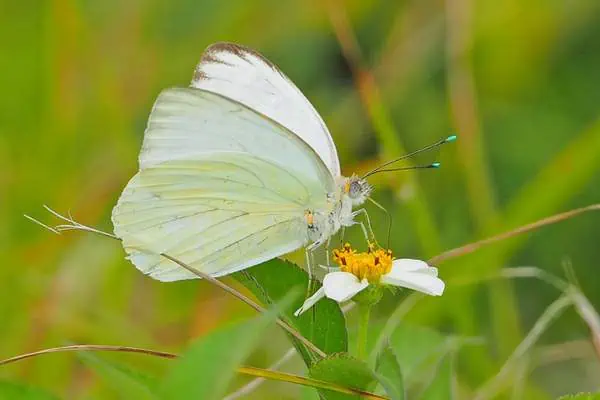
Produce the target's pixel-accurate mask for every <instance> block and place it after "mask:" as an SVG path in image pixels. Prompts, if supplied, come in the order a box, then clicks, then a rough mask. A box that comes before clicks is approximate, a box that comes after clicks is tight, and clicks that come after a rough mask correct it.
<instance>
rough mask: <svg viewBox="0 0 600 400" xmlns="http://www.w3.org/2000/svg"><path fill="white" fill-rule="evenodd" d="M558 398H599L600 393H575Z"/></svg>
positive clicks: (596, 399)
mask: <svg viewBox="0 0 600 400" xmlns="http://www.w3.org/2000/svg"><path fill="white" fill-rule="evenodd" d="M558 400H600V393H577V394H568V395H566V396H561V397H559V399H558Z"/></svg>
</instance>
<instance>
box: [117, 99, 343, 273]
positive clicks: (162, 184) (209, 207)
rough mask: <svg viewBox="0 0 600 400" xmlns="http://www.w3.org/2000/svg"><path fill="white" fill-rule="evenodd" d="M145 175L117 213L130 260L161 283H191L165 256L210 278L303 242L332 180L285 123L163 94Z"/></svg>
mask: <svg viewBox="0 0 600 400" xmlns="http://www.w3.org/2000/svg"><path fill="white" fill-rule="evenodd" d="M140 166H141V168H140V171H139V172H138V174H136V176H134V177H133V178H132V179H131V181H130V182H129V183H128V184H127V187H126V188H125V190H124V191H123V193H122V195H121V197H120V199H119V201H118V203H117V205H116V206H115V208H114V210H113V217H112V219H113V224H114V226H115V234H116V235H117V237H119V238H121V239H122V241H123V246H124V248H125V250H126V252H127V253H128V258H129V259H130V260H131V261H132V262H133V263H134V265H135V266H136V267H137V268H138V269H140V270H141V271H143V272H144V273H146V274H149V275H150V276H152V277H154V278H156V279H159V280H164V281H173V280H179V279H188V278H194V277H195V276H194V275H193V274H191V273H190V272H188V271H186V270H184V269H183V268H181V267H179V266H178V265H176V264H174V263H173V262H171V261H169V260H167V259H165V258H164V257H161V256H160V253H165V254H168V255H170V256H171V257H175V258H177V259H179V260H181V261H183V262H185V263H187V264H189V265H190V266H192V267H193V268H196V269H198V270H200V271H202V272H204V273H207V274H210V275H212V276H221V275H225V274H229V273H232V272H234V271H238V270H241V269H244V268H247V267H250V266H252V265H255V264H258V263H260V262H262V261H266V260H268V259H271V258H274V257H277V256H279V255H282V254H285V253H287V252H290V251H292V250H294V249H297V248H299V247H301V246H302V245H304V244H305V243H306V241H307V235H306V222H305V221H304V212H305V210H306V209H325V208H326V207H327V193H329V192H330V191H331V190H333V188H334V181H333V177H332V176H331V174H330V173H329V170H328V169H327V167H326V166H325V165H324V164H323V163H322V162H321V160H320V158H319V157H318V156H317V155H316V154H315V152H314V151H313V150H312V149H311V148H310V147H309V146H308V145H307V144H306V143H304V142H303V141H302V140H300V139H299V138H298V137H297V136H296V135H294V134H292V133H291V132H289V131H288V130H286V129H285V128H284V127H282V126H281V125H279V124H277V123H276V122H274V121H271V120H270V119H268V118H266V117H264V116H263V115H260V114H258V113H256V112H254V111H253V110H250V109H249V108H247V107H246V106H244V105H243V104H240V103H237V102H235V101H233V100H229V99H226V98H224V97H222V96H220V95H218V94H214V93H210V92H205V91H202V90H197V89H170V90H167V91H165V92H163V93H162V94H161V95H160V96H159V99H158V100H157V102H156V105H155V107H154V109H153V111H152V113H151V116H150V119H149V123H148V128H147V131H146V137H145V140H144V146H143V151H142V153H141V156H140Z"/></svg>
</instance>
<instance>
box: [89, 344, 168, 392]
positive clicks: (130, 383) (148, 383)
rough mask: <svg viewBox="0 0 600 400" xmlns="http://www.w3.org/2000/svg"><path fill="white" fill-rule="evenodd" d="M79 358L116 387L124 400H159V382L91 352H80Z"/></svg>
mask: <svg viewBox="0 0 600 400" xmlns="http://www.w3.org/2000/svg"><path fill="white" fill-rule="evenodd" d="M77 355H78V357H79V358H80V359H81V360H82V361H83V362H84V363H85V364H86V365H88V366H90V367H91V368H92V369H94V370H95V371H96V372H97V373H98V374H99V375H100V376H101V377H102V378H104V380H105V381H106V383H107V384H109V385H110V386H112V387H114V389H115V390H116V392H117V393H119V395H120V396H119V397H121V398H124V399H157V398H158V397H157V396H156V392H157V387H158V382H157V380H156V379H155V378H154V377H150V376H148V375H145V374H143V373H141V372H139V371H135V370H132V369H131V368H129V367H126V366H123V365H120V364H117V363H114V362H112V361H107V360H105V359H103V358H101V357H98V356H97V355H95V354H92V353H90V352H83V351H82V352H79V353H78V354H77Z"/></svg>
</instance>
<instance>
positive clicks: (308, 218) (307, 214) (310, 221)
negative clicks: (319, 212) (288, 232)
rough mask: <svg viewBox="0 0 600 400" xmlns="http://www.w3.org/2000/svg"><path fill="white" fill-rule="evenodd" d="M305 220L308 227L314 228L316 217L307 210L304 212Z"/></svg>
mask: <svg viewBox="0 0 600 400" xmlns="http://www.w3.org/2000/svg"><path fill="white" fill-rule="evenodd" d="M304 219H305V220H306V223H307V224H308V226H313V224H314V222H315V216H314V215H313V213H312V211H310V210H306V211H305V212H304Z"/></svg>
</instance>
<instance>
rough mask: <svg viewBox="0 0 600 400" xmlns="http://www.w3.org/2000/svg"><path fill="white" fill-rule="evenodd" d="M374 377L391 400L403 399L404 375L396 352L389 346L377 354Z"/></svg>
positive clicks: (404, 395)
mask: <svg viewBox="0 0 600 400" xmlns="http://www.w3.org/2000/svg"><path fill="white" fill-rule="evenodd" d="M375 377H376V378H377V380H378V381H379V383H380V384H381V386H382V387H383V389H384V390H385V392H386V393H387V395H388V396H390V398H391V399H392V400H404V398H405V397H406V394H405V390H404V377H403V376H402V370H401V369H400V364H399V363H398V359H397V358H396V354H394V352H393V351H392V349H390V348H389V347H387V348H385V349H384V350H383V351H382V352H381V353H380V354H379V357H378V359H377V364H376V367H375Z"/></svg>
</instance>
